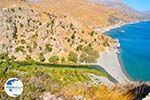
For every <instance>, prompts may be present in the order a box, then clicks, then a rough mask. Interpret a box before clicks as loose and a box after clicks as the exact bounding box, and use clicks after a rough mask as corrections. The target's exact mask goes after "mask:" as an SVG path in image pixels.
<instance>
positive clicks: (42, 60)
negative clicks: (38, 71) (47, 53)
mask: <svg viewBox="0 0 150 100" xmlns="http://www.w3.org/2000/svg"><path fill="white" fill-rule="evenodd" d="M39 60H40V62H44V61H45V57H44V55H43V53H40V55H39Z"/></svg>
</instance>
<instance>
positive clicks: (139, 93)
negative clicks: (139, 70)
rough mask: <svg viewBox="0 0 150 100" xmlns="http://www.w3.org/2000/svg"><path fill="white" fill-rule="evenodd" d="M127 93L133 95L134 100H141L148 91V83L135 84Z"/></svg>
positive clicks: (149, 91)
mask: <svg viewBox="0 0 150 100" xmlns="http://www.w3.org/2000/svg"><path fill="white" fill-rule="evenodd" d="M129 93H131V94H133V95H134V97H135V98H134V99H135V100H142V99H143V98H145V97H146V96H147V95H148V94H149V93H150V85H147V84H143V85H140V86H137V87H135V88H133V89H131V90H130V91H129Z"/></svg>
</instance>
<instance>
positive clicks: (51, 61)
mask: <svg viewBox="0 0 150 100" xmlns="http://www.w3.org/2000/svg"><path fill="white" fill-rule="evenodd" d="M48 61H49V62H50V63H57V62H58V61H59V57H58V56H51V57H50V58H49V59H48Z"/></svg>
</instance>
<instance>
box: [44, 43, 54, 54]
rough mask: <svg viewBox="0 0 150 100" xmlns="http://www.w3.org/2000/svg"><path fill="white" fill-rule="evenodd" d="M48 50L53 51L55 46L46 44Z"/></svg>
mask: <svg viewBox="0 0 150 100" xmlns="http://www.w3.org/2000/svg"><path fill="white" fill-rule="evenodd" d="M45 47H46V50H47V51H48V52H52V51H53V48H52V47H51V45H50V44H46V46H45Z"/></svg>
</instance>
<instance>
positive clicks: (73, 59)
mask: <svg viewBox="0 0 150 100" xmlns="http://www.w3.org/2000/svg"><path fill="white" fill-rule="evenodd" d="M68 61H71V62H74V63H77V61H78V55H77V54H76V53H74V52H70V53H69V56H68Z"/></svg>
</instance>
